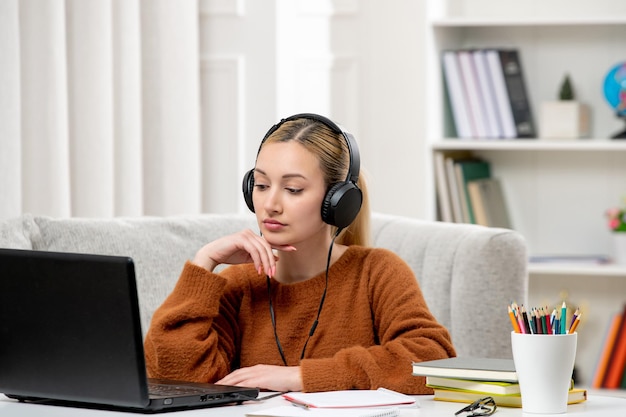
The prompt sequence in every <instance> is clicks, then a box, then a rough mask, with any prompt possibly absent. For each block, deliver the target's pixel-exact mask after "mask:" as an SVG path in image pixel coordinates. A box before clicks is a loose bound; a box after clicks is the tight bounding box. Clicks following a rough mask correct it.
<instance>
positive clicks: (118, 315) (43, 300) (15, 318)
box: [0, 249, 148, 408]
mask: <svg viewBox="0 0 626 417" xmlns="http://www.w3.org/2000/svg"><path fill="white" fill-rule="evenodd" d="M140 326H141V324H140V318H139V306H138V300H137V289H136V284H135V274H134V266H133V262H132V260H131V259H130V258H128V257H114V256H100V255H85V254H70V253H54V252H38V251H27V250H24V251H22V250H10V249H0V369H1V370H2V371H1V372H0V392H3V393H10V394H15V395H20V396H26V397H31V396H32V397H42V398H53V399H60V400H68V401H80V402H93V403H103V404H110V405H118V406H130V407H140V408H141V407H144V406H145V405H146V404H147V403H148V394H147V388H146V371H145V363H144V356H143V346H142V336H141V327H140Z"/></svg>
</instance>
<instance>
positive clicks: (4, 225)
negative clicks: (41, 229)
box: [0, 215, 36, 249]
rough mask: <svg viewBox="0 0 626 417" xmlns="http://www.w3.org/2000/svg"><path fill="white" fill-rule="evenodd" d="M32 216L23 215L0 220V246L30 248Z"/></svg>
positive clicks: (33, 225)
mask: <svg viewBox="0 0 626 417" xmlns="http://www.w3.org/2000/svg"><path fill="white" fill-rule="evenodd" d="M33 227H36V225H35V224H34V222H33V216H31V215H24V216H21V217H16V218H12V219H7V220H2V221H0V248H11V249H32V245H31V241H30V239H31V233H32V231H33Z"/></svg>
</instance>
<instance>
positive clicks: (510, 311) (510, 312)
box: [509, 306, 520, 333]
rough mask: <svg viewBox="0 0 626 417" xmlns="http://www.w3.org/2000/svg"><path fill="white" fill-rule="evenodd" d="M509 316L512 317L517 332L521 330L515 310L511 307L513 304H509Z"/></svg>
mask: <svg viewBox="0 0 626 417" xmlns="http://www.w3.org/2000/svg"><path fill="white" fill-rule="evenodd" d="M509 318H510V319H511V324H512V325H513V330H515V333H519V332H520V329H519V325H518V324H517V320H515V315H514V314H513V310H512V309H511V306H509Z"/></svg>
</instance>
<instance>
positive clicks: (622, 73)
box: [603, 62, 626, 139]
mask: <svg viewBox="0 0 626 417" xmlns="http://www.w3.org/2000/svg"><path fill="white" fill-rule="evenodd" d="M603 90H604V97H605V98H606V101H608V103H609V105H610V106H611V107H612V108H613V109H614V110H615V114H616V115H617V117H620V118H623V119H625V120H626V62H620V63H618V64H617V65H614V66H613V67H611V69H610V70H609V72H608V73H607V74H606V76H605V77H604V86H603ZM613 138H614V139H626V130H624V131H622V132H619V133H617V134H615V135H614V136H613Z"/></svg>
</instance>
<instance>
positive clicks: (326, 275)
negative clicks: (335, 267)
mask: <svg viewBox="0 0 626 417" xmlns="http://www.w3.org/2000/svg"><path fill="white" fill-rule="evenodd" d="M342 230H343V229H342V228H338V229H337V232H335V235H334V236H333V239H332V240H331V242H330V246H329V248H328V257H327V259H326V274H325V279H326V282H325V284H324V292H323V293H322V298H321V299H320V306H319V307H318V309H317V315H316V317H315V321H314V322H313V325H312V326H311V330H309V335H308V336H307V338H306V341H305V342H304V346H303V347H302V353H301V354H300V360H302V359H304V353H305V351H306V347H307V345H308V344H309V340H311V337H312V336H313V334H314V333H315V329H317V325H318V323H319V318H320V314H321V313H322V307H324V301H325V300H326V293H327V291H328V270H329V268H330V259H331V255H332V253H333V246H334V245H335V239H337V236H339V233H341V231H342ZM265 277H266V281H267V297H268V299H269V305H270V319H271V320H272V327H273V329H274V339H276V347H277V348H278V353H280V357H281V359H282V360H283V363H284V364H285V366H288V365H287V360H286V359H285V352H284V351H283V347H282V345H281V344H280V339H279V338H278V332H277V330H276V314H275V312H274V306H273V304H272V291H271V285H270V277H269V275H266V276H265Z"/></svg>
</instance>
